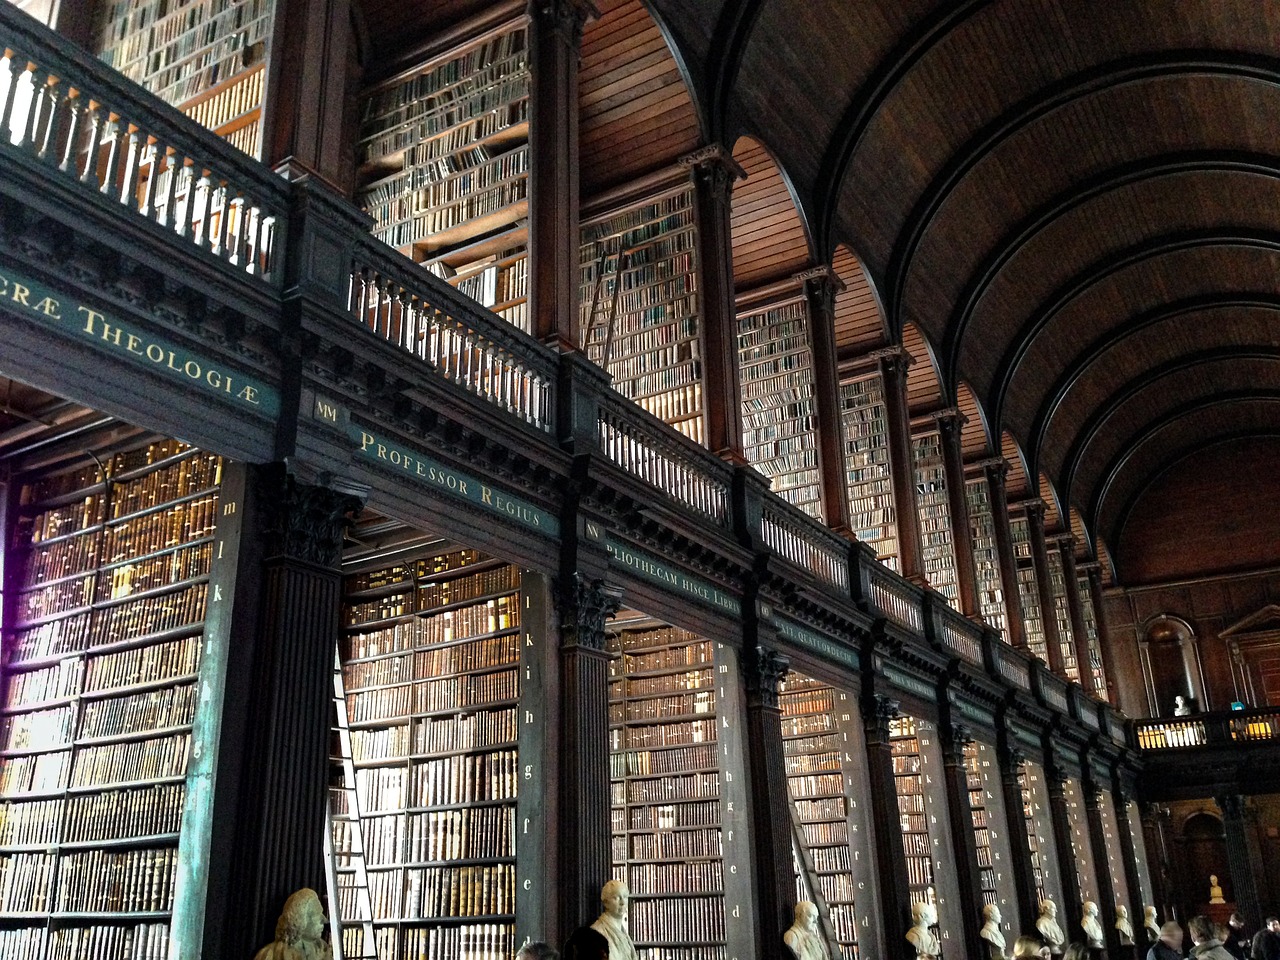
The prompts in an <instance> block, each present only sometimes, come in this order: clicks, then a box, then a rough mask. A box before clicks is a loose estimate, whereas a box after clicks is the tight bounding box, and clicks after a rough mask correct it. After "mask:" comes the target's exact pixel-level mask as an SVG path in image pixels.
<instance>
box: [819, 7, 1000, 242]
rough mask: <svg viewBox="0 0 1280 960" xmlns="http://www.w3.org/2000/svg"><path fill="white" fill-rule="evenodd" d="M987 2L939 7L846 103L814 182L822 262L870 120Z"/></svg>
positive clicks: (887, 57)
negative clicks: (919, 65) (851, 166)
mask: <svg viewBox="0 0 1280 960" xmlns="http://www.w3.org/2000/svg"><path fill="white" fill-rule="evenodd" d="M991 2H992V0H962V2H960V3H956V4H951V5H947V4H943V5H941V8H940V9H939V10H937V11H935V12H934V13H932V14H931V15H930V16H928V17H925V18H924V19H923V20H921V21H920V23H918V24H917V25H916V28H915V29H914V30H912V31H911V32H910V33H908V34H907V35H906V36H904V37H903V38H902V39H901V40H900V41H899V42H898V45H897V46H895V47H894V48H893V50H892V51H890V52H889V54H888V55H886V56H885V57H884V58H883V59H881V60H880V61H879V63H877V65H876V69H875V71H874V72H873V73H872V74H871V76H869V77H868V78H867V80H866V81H865V82H864V83H863V84H862V87H861V89H859V90H858V92H857V93H855V94H854V95H853V97H852V98H851V99H850V101H849V106H848V107H847V108H846V109H845V112H844V115H843V116H841V117H840V120H839V121H838V122H837V123H836V126H835V129H834V130H833V132H832V134H831V140H830V141H829V142H828V143H827V148H826V150H825V151H823V155H822V162H821V163H820V164H819V166H818V176H817V179H816V181H815V183H814V191H813V195H814V208H815V209H816V210H817V215H816V216H817V218H818V219H817V222H816V223H815V231H814V233H815V237H816V239H817V241H818V243H819V244H820V247H819V249H820V251H821V252H822V254H823V256H824V258H826V259H829V256H828V253H829V251H832V250H834V249H835V243H834V241H833V237H832V234H833V233H834V230H835V210H836V208H837V206H838V200H839V197H840V188H841V185H842V184H843V182H844V177H845V174H846V172H847V171H848V169H849V164H850V162H852V160H853V155H854V154H855V153H857V151H858V144H859V143H861V142H862V136H863V134H865V133H866V132H867V128H868V127H869V126H870V125H871V121H872V120H873V119H874V118H875V116H876V114H877V113H879V111H880V108H881V107H883V106H884V104H885V102H886V101H887V100H888V99H889V96H890V95H891V94H892V93H893V91H894V90H895V89H896V88H897V86H898V84H899V83H900V82H901V81H902V79H903V77H905V76H906V75H907V74H909V73H910V72H911V70H912V68H913V67H915V65H916V64H917V63H919V62H920V60H921V59H922V58H923V57H924V56H925V55H926V54H927V53H929V51H930V50H932V49H933V48H934V47H936V46H937V45H938V43H939V41H941V40H942V39H943V38H944V37H946V36H947V34H949V33H950V32H951V31H952V30H953V29H955V27H956V25H957V24H959V23H961V22H963V21H964V20H967V19H968V18H969V17H970V16H972V15H973V14H974V13H976V12H978V11H979V10H981V9H982V8H983V7H986V6H989V5H990V4H991Z"/></svg>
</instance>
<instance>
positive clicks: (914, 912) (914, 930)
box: [610, 900, 942, 960]
mask: <svg viewBox="0 0 1280 960" xmlns="http://www.w3.org/2000/svg"><path fill="white" fill-rule="evenodd" d="M937 922H938V912H937V910H935V909H934V906H933V904H931V903H925V902H924V901H921V900H916V901H915V902H913V903H912V904H911V929H910V930H908V931H907V941H908V942H909V943H910V944H911V946H912V947H914V948H915V951H916V960H934V958H935V957H937V956H938V955H939V954H940V953H942V944H940V943H939V942H938V937H937V935H936V934H934V932H933V931H932V930H931V929H929V928H930V927H932V926H933V925H934V924H935V923H937ZM610 960H612V958H610Z"/></svg>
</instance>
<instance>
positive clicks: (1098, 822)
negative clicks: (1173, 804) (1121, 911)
mask: <svg viewBox="0 0 1280 960" xmlns="http://www.w3.org/2000/svg"><path fill="white" fill-rule="evenodd" d="M1081 787H1082V788H1083V790H1084V812H1085V820H1086V821H1087V822H1088V825H1089V849H1090V851H1091V852H1092V854H1093V872H1094V874H1095V875H1096V877H1097V880H1098V914H1099V916H1098V922H1099V923H1101V924H1102V932H1103V933H1104V934H1105V935H1106V939H1105V941H1104V942H1105V943H1106V945H1107V956H1108V957H1111V958H1113V960H1118V958H1119V957H1120V956H1121V954H1120V931H1118V930H1117V929H1116V924H1115V920H1114V919H1112V917H1111V912H1112V911H1113V910H1114V909H1115V903H1116V885H1115V883H1113V882H1112V880H1111V869H1110V867H1108V865H1107V864H1108V863H1109V860H1108V858H1107V835H1106V833H1105V832H1104V831H1103V825H1102V787H1101V786H1099V785H1098V784H1097V782H1095V781H1094V780H1093V779H1092V778H1087V779H1085V780H1084V781H1082V783H1081Z"/></svg>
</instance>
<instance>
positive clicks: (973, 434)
mask: <svg viewBox="0 0 1280 960" xmlns="http://www.w3.org/2000/svg"><path fill="white" fill-rule="evenodd" d="M956 406H957V407H959V408H960V413H961V415H962V416H963V417H964V419H965V423H964V427H963V428H962V430H961V432H960V449H961V452H962V453H963V455H964V460H965V462H966V463H970V462H972V461H974V460H985V459H986V458H987V457H990V456H993V454H992V452H991V435H990V433H989V432H988V430H987V426H986V418H985V417H984V416H983V413H982V408H981V406H980V405H979V404H978V398H977V396H976V395H975V394H974V392H973V391H972V390H971V389H969V385H968V384H967V383H963V382H962V383H960V384H959V385H957V387H956Z"/></svg>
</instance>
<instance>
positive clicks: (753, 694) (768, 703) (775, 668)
mask: <svg viewBox="0 0 1280 960" xmlns="http://www.w3.org/2000/svg"><path fill="white" fill-rule="evenodd" d="M743 659H744V660H745V664H744V666H745V667H746V670H745V671H744V673H745V674H746V677H745V679H746V681H747V695H748V696H749V697H750V698H751V699H752V700H753V701H755V702H757V703H759V704H760V705H761V706H765V707H773V708H775V709H776V708H777V706H778V694H779V693H780V692H781V689H782V680H783V678H784V677H785V676H786V675H787V669H788V668H789V667H790V666H791V661H790V660H788V659H787V658H786V657H784V656H783V655H782V654H780V653H778V652H777V651H776V650H771V649H769V648H768V647H756V648H755V649H754V650H751V651H747V652H745V653H744V656H743Z"/></svg>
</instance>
